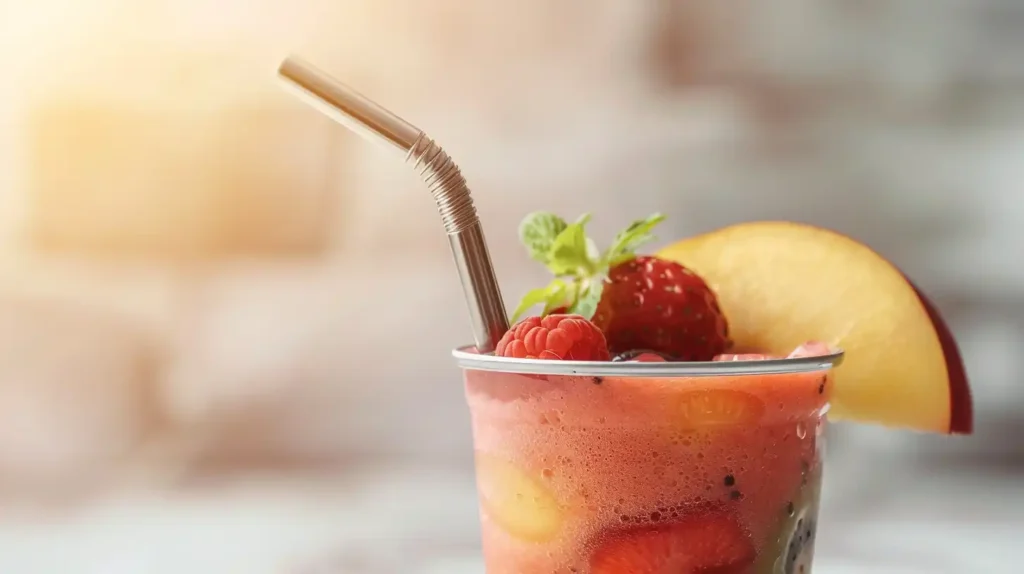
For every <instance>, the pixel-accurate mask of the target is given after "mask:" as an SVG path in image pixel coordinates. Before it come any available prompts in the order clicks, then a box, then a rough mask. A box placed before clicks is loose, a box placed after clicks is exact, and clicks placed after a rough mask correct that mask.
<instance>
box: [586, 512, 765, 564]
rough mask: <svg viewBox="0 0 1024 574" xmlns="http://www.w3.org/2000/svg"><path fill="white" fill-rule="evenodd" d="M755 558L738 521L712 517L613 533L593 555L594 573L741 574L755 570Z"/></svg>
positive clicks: (723, 517) (716, 515)
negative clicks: (735, 573)
mask: <svg viewBox="0 0 1024 574" xmlns="http://www.w3.org/2000/svg"><path fill="white" fill-rule="evenodd" d="M755 557H756V552H755V550H754V546H753V543H752V542H751V540H750V536H749V535H748V534H747V533H746V532H745V531H744V530H743V528H742V527H740V525H739V524H738V523H737V522H736V520H735V519H733V518H732V517H731V516H728V515H724V514H710V515H699V516H694V517H691V518H688V519H685V520H683V521H680V522H675V523H666V524H655V525H648V526H638V527H634V528H631V529H627V530H620V531H617V532H613V533H611V534H607V535H605V536H603V537H602V539H600V541H599V542H598V546H597V549H596V550H595V551H594V553H593V554H592V555H591V557H590V572H591V574H691V573H692V574H703V573H711V572H715V573H722V574H725V573H729V572H737V573H738V572H743V571H744V570H745V569H746V568H747V567H749V566H750V564H752V563H753V561H754V559H755Z"/></svg>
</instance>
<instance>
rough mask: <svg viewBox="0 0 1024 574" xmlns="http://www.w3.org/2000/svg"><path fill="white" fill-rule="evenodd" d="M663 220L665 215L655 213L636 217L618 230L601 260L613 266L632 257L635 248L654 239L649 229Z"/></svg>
mask: <svg viewBox="0 0 1024 574" xmlns="http://www.w3.org/2000/svg"><path fill="white" fill-rule="evenodd" d="M664 220H665V216H664V215H662V214H660V213H655V214H654V215H651V216H650V217H648V218H646V219H638V220H636V221H634V222H633V223H630V224H629V227H627V228H626V229H624V230H622V231H621V232H619V234H618V235H616V236H615V240H614V241H612V246H611V247H609V248H608V251H607V252H605V255H604V257H603V260H604V261H606V262H607V263H608V264H609V265H611V266H614V265H616V264H618V263H622V262H623V261H628V260H629V259H631V258H632V257H633V254H634V253H635V252H636V250H637V248H639V247H640V246H641V245H643V244H645V243H647V242H649V241H653V240H654V236H653V235H651V230H652V229H654V227H655V226H656V225H658V224H659V223H661V222H662V221H664Z"/></svg>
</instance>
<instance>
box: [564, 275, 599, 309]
mask: <svg viewBox="0 0 1024 574" xmlns="http://www.w3.org/2000/svg"><path fill="white" fill-rule="evenodd" d="M603 291H604V277H603V276H600V277H594V278H592V279H591V280H590V281H587V285H586V286H585V287H584V289H583V293H582V294H581V295H580V297H579V299H577V300H576V302H575V303H573V305H572V307H570V308H569V312H570V313H575V314H577V315H582V316H583V317H585V318H587V319H590V318H592V317H593V316H594V313H595V312H596V311H597V304H598V303H600V301H601V293H602V292H603Z"/></svg>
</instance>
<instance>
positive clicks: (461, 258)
mask: <svg viewBox="0 0 1024 574" xmlns="http://www.w3.org/2000/svg"><path fill="white" fill-rule="evenodd" d="M278 74H279V75H280V76H281V77H282V78H284V79H285V80H287V82H288V84H289V85H291V86H292V87H295V88H298V93H299V94H300V95H301V96H303V99H304V100H305V101H306V102H307V103H309V104H310V105H312V106H313V107H315V108H317V109H318V110H320V111H321V112H323V113H324V114H326V115H327V116H329V117H331V118H333V119H334V120H335V121H337V122H339V123H341V124H342V125H344V126H346V127H348V128H349V129H351V130H353V131H355V132H356V133H358V134H360V135H362V136H363V137H364V138H366V139H370V140H376V141H383V142H385V143H388V144H391V146H393V147H395V148H397V149H399V150H400V151H401V152H402V153H403V155H404V156H405V160H406V162H409V163H412V164H413V167H414V168H415V169H416V170H417V171H418V172H419V174H420V177H421V178H423V181H424V182H426V184H427V187H428V188H429V189H430V193H431V194H432V195H433V196H434V201H435V202H437V210H438V212H440V214H441V221H442V222H443V223H444V228H445V231H446V232H447V233H448V242H449V243H450V244H451V247H452V255H453V256H454V257H455V265H456V267H457V268H458V271H459V278H460V280H461V281H462V290H463V291H464V292H465V295H466V303H467V304H468V305H469V316H470V320H471V321H472V326H473V336H474V338H475V340H476V347H477V349H478V350H479V351H480V352H489V351H492V350H494V346H495V345H496V344H497V342H498V339H500V338H501V336H502V334H504V333H505V331H506V330H508V317H507V315H506V314H505V305H504V303H503V302H502V298H501V291H500V290H499V288H498V280H497V278H496V277H495V275H494V265H493V264H492V262H491V255H490V253H489V252H488V251H487V242H486V241H485V239H484V232H483V229H482V228H481V226H480V218H479V217H477V214H476V208H475V207H474V206H473V199H472V198H471V197H470V193H469V187H468V186H467V185H466V180H465V178H463V177H462V172H461V171H459V167H458V166H457V165H455V162H453V161H452V159H451V158H450V157H448V154H446V153H445V152H444V150H442V149H441V148H440V146H438V145H437V144H435V143H434V141H433V140H432V139H430V138H428V137H427V136H426V134H424V133H423V132H422V131H420V130H419V129H418V128H416V127H415V126H413V125H412V124H410V123H409V122H407V121H405V120H403V119H402V118H400V117H398V116H396V115H395V114H393V113H391V112H390V111H388V110H386V109H384V108H383V107H381V106H379V105H377V104H376V103H374V102H373V101H371V100H369V99H368V98H366V97H365V96H363V95H362V94H360V93H358V92H356V91H355V90H353V89H352V88H350V87H348V86H346V85H345V84H342V83H341V82H339V81H337V80H334V79H332V78H330V77H329V76H327V75H326V74H324V73H323V72H321V71H319V70H317V69H315V68H313V67H312V66H310V65H309V64H306V63H303V62H300V61H298V60H296V59H294V58H288V59H286V60H285V61H284V62H282V64H281V67H280V68H279V69H278Z"/></svg>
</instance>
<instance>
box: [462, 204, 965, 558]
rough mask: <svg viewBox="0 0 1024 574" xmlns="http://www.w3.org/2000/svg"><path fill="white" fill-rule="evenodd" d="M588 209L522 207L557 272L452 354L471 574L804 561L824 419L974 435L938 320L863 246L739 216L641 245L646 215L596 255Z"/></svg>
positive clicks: (534, 243)
mask: <svg viewBox="0 0 1024 574" xmlns="http://www.w3.org/2000/svg"><path fill="white" fill-rule="evenodd" d="M588 219H589V218H588V216H583V217H580V218H579V219H577V220H576V221H575V222H573V223H569V222H567V221H565V220H563V219H562V218H560V217H558V216H557V215H554V214H551V213H545V212H538V213H534V214H531V215H529V216H528V217H527V218H526V220H524V222H523V224H522V226H521V227H520V230H519V231H520V238H521V239H522V241H523V243H524V244H525V246H526V250H527V254H528V255H529V256H530V257H531V258H533V259H535V260H536V261H538V262H540V263H542V264H543V265H544V266H545V267H547V268H548V270H549V271H550V272H551V273H552V275H553V276H554V278H553V279H552V280H551V282H550V283H549V284H548V285H546V286H544V287H539V288H536V289H533V290H531V291H529V292H527V293H526V294H525V296H524V297H523V299H522V302H521V303H520V305H519V306H518V307H517V308H516V309H515V310H514V312H513V314H512V321H511V322H512V323H513V324H512V326H511V327H510V328H509V329H508V330H507V331H506V332H505V333H504V335H503V336H502V337H501V338H500V340H498V341H497V342H496V344H495V346H494V351H493V352H492V353H486V354H479V353H475V352H474V351H472V350H461V351H456V352H455V356H456V358H457V359H458V361H459V363H460V365H461V366H462V368H463V372H464V378H465V386H466V396H467V400H468V403H469V407H470V411H471V415H472V425H473V437H474V444H475V449H476V452H475V458H476V472H477V486H478V494H479V502H480V517H481V523H482V531H483V552H484V557H485V562H486V571H487V574H689V573H694V574H810V572H811V567H812V564H811V561H812V557H813V551H814V541H815V536H816V532H815V525H816V523H817V513H818V500H819V492H820V488H821V480H822V458H823V449H824V444H823V442H822V438H823V425H824V422H825V413H826V412H829V415H830V416H835V415H838V417H837V418H845V419H847V420H851V419H852V420H857V421H861V422H870V423H879V424H884V425H886V426H891V427H903V428H910V429H915V430H920V431H933V432H947V433H966V432H970V430H971V425H972V411H971V402H970V392H969V388H968V385H967V380H966V377H965V375H964V370H963V365H962V362H961V360H960V357H959V353H958V352H957V349H956V345H955V342H954V341H953V339H952V337H951V336H950V335H949V332H948V329H946V327H945V324H944V323H943V322H942V321H941V318H940V317H939V316H938V314H937V312H936V311H935V309H934V307H933V306H932V305H930V303H929V302H928V301H927V299H925V298H924V296H923V295H922V294H921V293H920V291H918V290H917V288H916V287H915V286H914V285H913V284H912V283H910V282H909V281H908V280H906V278H905V277H904V276H903V275H902V274H901V273H900V272H899V271H898V270H896V269H895V268H894V267H893V266H892V265H891V264H889V263H888V262H886V261H885V260H883V259H881V258H880V257H879V256H877V255H876V254H874V253H873V252H871V251H870V250H868V249H867V248H866V247H864V246H863V245H860V244H857V243H855V242H853V241H851V240H848V239H845V238H842V237H840V236H838V235H836V234H834V233H831V232H828V231H824V230H819V229H816V228H812V227H808V226H800V225H797V224H787V223H754V224H746V225H743V226H737V227H733V228H727V229H725V230H720V231H718V232H712V233H711V234H708V235H705V236H701V237H697V238H692V239H687V240H683V241H680V242H677V243H675V244H673V245H670V246H669V247H667V248H663V249H662V250H660V251H659V252H658V253H657V254H656V255H644V254H638V253H637V248H638V247H639V246H640V245H642V244H644V243H646V242H647V241H649V240H651V239H652V236H651V234H650V232H651V229H652V228H653V227H654V226H655V225H657V224H658V223H659V222H660V221H661V220H662V219H663V217H662V216H660V215H654V216H651V217H649V218H647V219H643V220H638V221H635V222H633V223H632V224H631V225H630V226H629V227H627V228H626V229H625V230H623V231H622V232H620V233H619V234H618V235H616V236H615V238H614V239H613V240H612V242H611V245H610V246H609V247H608V248H607V249H605V250H604V251H599V250H598V249H597V247H596V242H595V241H593V240H592V239H590V238H588V237H587V236H586V234H585V232H584V226H585V225H586V223H587V221H588ZM537 308H539V309H537ZM535 309H537V310H535ZM840 358H842V359H843V365H842V366H841V367H839V368H834V367H837V365H838V364H839V359H840Z"/></svg>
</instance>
